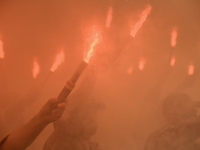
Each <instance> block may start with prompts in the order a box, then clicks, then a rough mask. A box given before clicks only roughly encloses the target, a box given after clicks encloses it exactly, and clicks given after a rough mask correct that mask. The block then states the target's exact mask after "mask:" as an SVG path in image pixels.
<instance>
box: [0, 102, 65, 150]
mask: <svg viewBox="0 0 200 150" xmlns="http://www.w3.org/2000/svg"><path fill="white" fill-rule="evenodd" d="M65 105H66V103H65V102H62V103H59V104H57V99H56V98H51V99H49V100H48V101H47V103H46V104H45V105H44V106H43V107H42V108H41V110H40V111H39V113H38V114H36V115H35V116H34V117H33V118H32V119H31V120H30V121H29V122H27V123H26V124H24V125H23V126H21V127H20V128H18V129H16V130H15V131H13V132H12V133H10V134H9V136H8V137H7V138H6V139H5V140H4V141H3V142H2V143H1V144H0V150H25V149H26V148H27V147H28V146H30V145H31V143H33V141H34V140H35V139H36V138H37V136H38V135H39V134H40V133H41V132H42V130H43V129H44V128H45V127H46V126H47V125H48V124H49V123H51V122H54V121H56V120H58V119H59V118H60V117H61V116H62V114H63V112H64V110H65Z"/></svg>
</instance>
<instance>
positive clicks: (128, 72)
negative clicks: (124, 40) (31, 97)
mask: <svg viewBox="0 0 200 150" xmlns="http://www.w3.org/2000/svg"><path fill="white" fill-rule="evenodd" d="M132 72H133V66H129V68H128V69H127V71H126V73H127V74H132Z"/></svg>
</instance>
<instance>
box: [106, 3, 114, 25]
mask: <svg viewBox="0 0 200 150" xmlns="http://www.w3.org/2000/svg"><path fill="white" fill-rule="evenodd" d="M112 18H113V7H112V6H110V7H109V9H108V13H107V18H106V28H109V27H110V25H111V22H112Z"/></svg>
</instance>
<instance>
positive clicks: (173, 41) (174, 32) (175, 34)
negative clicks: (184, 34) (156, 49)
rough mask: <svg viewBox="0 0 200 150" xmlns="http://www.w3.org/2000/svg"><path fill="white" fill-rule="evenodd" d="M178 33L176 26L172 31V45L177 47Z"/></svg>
mask: <svg viewBox="0 0 200 150" xmlns="http://www.w3.org/2000/svg"><path fill="white" fill-rule="evenodd" d="M177 36H178V33H177V29H176V28H174V29H173V30H172V32H171V46H172V47H175V46H176V39H177Z"/></svg>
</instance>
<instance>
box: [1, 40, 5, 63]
mask: <svg viewBox="0 0 200 150" xmlns="http://www.w3.org/2000/svg"><path fill="white" fill-rule="evenodd" d="M4 57H5V52H4V50H3V41H2V40H0V58H1V59H3V58H4Z"/></svg>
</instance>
